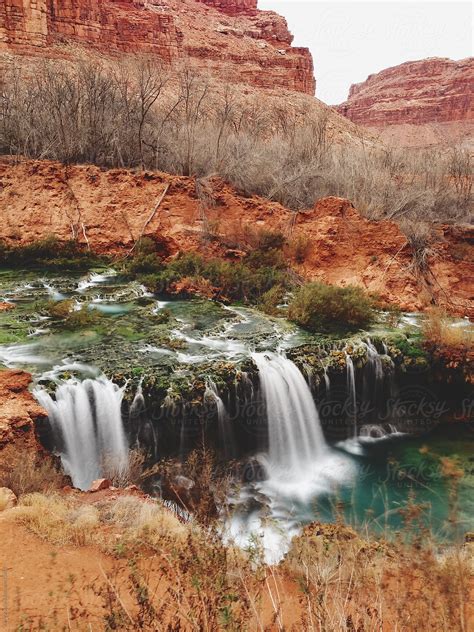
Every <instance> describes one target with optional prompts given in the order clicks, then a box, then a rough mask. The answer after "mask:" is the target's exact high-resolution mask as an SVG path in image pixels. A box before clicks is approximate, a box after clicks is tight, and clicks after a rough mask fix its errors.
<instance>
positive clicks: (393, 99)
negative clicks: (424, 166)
mask: <svg viewBox="0 0 474 632" xmlns="http://www.w3.org/2000/svg"><path fill="white" fill-rule="evenodd" d="M336 109H337V111H338V112H339V113H340V114H343V115H344V116H346V117H347V118H349V119H350V120H351V121H353V122H354V123H356V124H358V125H362V126H364V127H368V128H369V129H371V130H372V131H375V132H379V133H380V134H381V136H382V139H383V140H385V141H387V140H388V141H392V142H393V143H394V144H399V145H409V146H417V145H418V146H426V145H437V144H446V143H452V142H463V141H468V139H469V136H471V138H472V132H473V131H474V58H468V59H463V60H460V61H452V60H450V59H440V58H431V59H423V60H420V61H412V62H406V63H404V64H401V65H400V66H394V67H393V68H387V69H385V70H382V71H381V72H379V73H377V74H374V75H370V76H369V77H368V78H367V80H366V81H364V82H362V83H358V84H355V85H353V86H351V88H350V92H349V97H348V99H347V101H346V102H345V103H342V104H341V105H339V106H337V108H336Z"/></svg>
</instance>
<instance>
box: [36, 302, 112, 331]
mask: <svg viewBox="0 0 474 632" xmlns="http://www.w3.org/2000/svg"><path fill="white" fill-rule="evenodd" d="M42 311H43V312H45V313H47V314H48V315H49V316H50V317H51V318H52V319H53V321H56V322H58V323H61V327H63V328H64V329H70V330H72V331H74V330H76V329H82V328H85V327H93V326H96V325H98V324H99V323H100V322H101V320H102V314H101V313H100V312H99V311H98V310H96V309H88V308H87V307H82V308H80V309H75V303H74V301H73V300H71V299H65V300H63V301H48V302H47V303H46V304H45V305H44V307H43V309H42Z"/></svg>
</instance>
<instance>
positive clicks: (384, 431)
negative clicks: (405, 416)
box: [359, 423, 404, 444]
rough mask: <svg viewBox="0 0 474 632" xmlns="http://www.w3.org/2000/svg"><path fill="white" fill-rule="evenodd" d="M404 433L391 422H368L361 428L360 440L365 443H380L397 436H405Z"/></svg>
mask: <svg viewBox="0 0 474 632" xmlns="http://www.w3.org/2000/svg"><path fill="white" fill-rule="evenodd" d="M403 436H404V433H403V432H399V431H398V430H397V428H396V426H394V425H393V424H391V423H386V424H367V425H365V426H362V427H361V428H360V432H359V442H360V443H363V444H370V443H378V442H380V441H386V440H387V439H394V438H395V437H403Z"/></svg>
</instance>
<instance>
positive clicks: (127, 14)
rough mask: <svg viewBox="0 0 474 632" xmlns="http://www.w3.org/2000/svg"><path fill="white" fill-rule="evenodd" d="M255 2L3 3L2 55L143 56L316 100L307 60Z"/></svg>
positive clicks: (280, 23)
mask: <svg viewBox="0 0 474 632" xmlns="http://www.w3.org/2000/svg"><path fill="white" fill-rule="evenodd" d="M292 41H293V37H292V35H291V34H290V32H289V30H288V26H287V23H286V21H285V19H284V18H283V17H281V16H279V15H277V14H276V13H273V12H271V11H259V10H258V9H257V1H256V0H120V1H118V0H79V1H78V2H73V1H72V0H34V1H30V0H0V52H3V53H6V54H12V53H13V54H14V55H27V56H36V57H37V56H45V57H52V58H55V57H60V58H63V57H64V58H68V57H69V58H71V57H72V58H73V57H74V56H75V55H77V54H78V47H79V48H80V47H83V48H85V49H86V50H87V51H89V52H90V51H91V50H96V51H98V52H100V53H101V54H104V53H106V54H108V55H114V54H116V53H146V54H151V55H153V56H156V57H157V58H159V59H162V60H164V62H166V63H173V62H174V63H178V62H185V63H189V64H193V65H194V66H196V67H197V68H199V69H201V70H210V71H211V72H213V73H214V74H220V75H222V76H225V78H226V79H227V80H231V81H238V82H242V83H244V84H250V85H254V86H258V87H266V88H275V89H284V90H290V91H296V92H302V93H306V94H311V95H312V94H314V91H315V80H314V75H313V62H312V57H311V54H310V52H309V51H308V50H307V49H305V48H293V47H292V46H291V44H292Z"/></svg>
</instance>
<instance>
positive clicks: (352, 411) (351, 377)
mask: <svg viewBox="0 0 474 632" xmlns="http://www.w3.org/2000/svg"><path fill="white" fill-rule="evenodd" d="M346 371H347V377H346V383H347V411H348V417H349V419H350V420H351V421H352V424H353V427H354V438H356V437H357V399H356V383H355V370H354V362H353V361H352V358H351V356H350V355H349V354H348V353H346Z"/></svg>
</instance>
